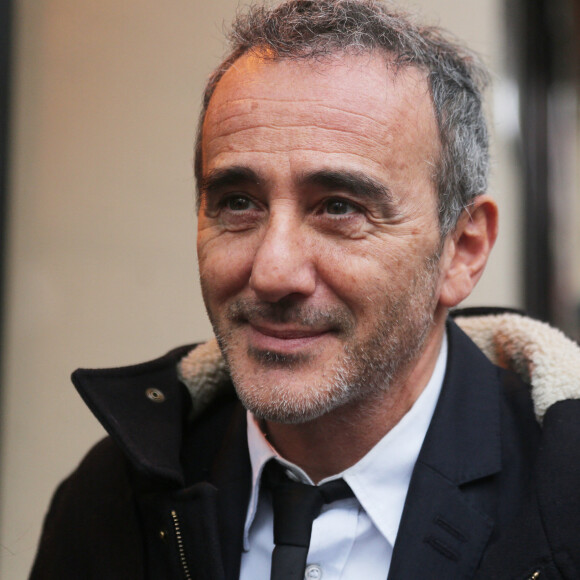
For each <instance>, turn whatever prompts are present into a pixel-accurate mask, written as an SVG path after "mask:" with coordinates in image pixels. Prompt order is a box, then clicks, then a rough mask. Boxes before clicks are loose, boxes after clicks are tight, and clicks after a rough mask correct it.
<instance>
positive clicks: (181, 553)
mask: <svg viewBox="0 0 580 580" xmlns="http://www.w3.org/2000/svg"><path fill="white" fill-rule="evenodd" d="M171 517H172V518H173V528H174V529H175V537H176V538H177V550H178V552H179V560H180V562H181V569H182V570H183V575H184V577H185V579H186V580H192V577H191V574H190V572H189V566H188V565H187V560H186V558H185V550H184V548H183V538H182V537H181V527H180V525H179V518H178V517H177V512H176V511H175V510H171Z"/></svg>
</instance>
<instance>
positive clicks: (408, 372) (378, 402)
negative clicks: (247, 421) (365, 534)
mask: <svg viewBox="0 0 580 580" xmlns="http://www.w3.org/2000/svg"><path fill="white" fill-rule="evenodd" d="M443 332H444V326H443V325H441V326H440V327H438V328H436V329H435V331H434V332H433V333H432V335H431V337H430V338H429V340H428V341H427V344H426V346H425V348H424V349H423V351H422V353H421V355H420V356H419V358H418V360H415V361H413V363H412V365H409V367H410V368H407V369H404V370H403V371H402V372H401V373H399V376H398V377H397V380H396V381H393V382H392V383H391V385H390V386H389V388H388V389H385V390H384V391H381V392H380V393H377V394H376V396H375V397H372V398H368V397H367V398H365V399H364V400H357V401H354V402H351V403H349V404H347V405H344V406H342V407H340V408H337V409H335V410H333V411H331V412H329V413H327V414H326V415H323V416H321V417H318V418H316V419H314V420H312V421H308V422H306V423H300V424H284V423H274V422H266V423H265V424H263V425H262V427H263V430H264V433H265V434H266V435H267V437H268V440H269V441H270V443H271V444H272V445H273V446H274V447H275V449H276V451H277V452H278V453H279V454H280V455H281V456H282V457H284V458H285V459H287V460H288V461H291V462H292V463H295V464H296V465H298V466H299V467H301V468H302V469H303V470H304V471H305V472H306V473H307V474H308V475H309V477H310V478H311V479H312V480H313V481H314V482H315V483H318V482H319V481H320V480H322V479H324V478H326V477H330V476H331V475H335V474H337V473H341V472H343V471H345V470H346V469H348V468H349V467H351V466H352V465H354V464H355V463H357V462H358V461H359V460H360V459H362V458H363V457H364V456H365V455H366V454H367V453H368V452H369V451H370V450H371V449H372V448H373V447H374V446H375V445H376V444H377V443H378V442H379V441H380V440H381V439H382V438H383V437H384V436H385V435H386V434H387V433H388V432H389V431H390V430H391V429H392V428H393V427H394V426H395V425H396V424H397V423H398V422H399V421H400V420H401V419H402V418H403V416H404V415H405V414H406V413H407V412H408V411H409V409H410V408H411V407H412V406H413V404H414V403H415V401H416V400H417V399H418V398H419V396H420V395H421V393H422V392H423V390H424V389H425V387H426V386H427V384H428V382H429V379H430V378H431V375H432V374H433V370H434V369H435V365H436V363H437V358H438V356H439V352H440V348H441V341H442V338H443Z"/></svg>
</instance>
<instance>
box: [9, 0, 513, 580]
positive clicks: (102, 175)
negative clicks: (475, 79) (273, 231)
mask: <svg viewBox="0 0 580 580" xmlns="http://www.w3.org/2000/svg"><path fill="white" fill-rule="evenodd" d="M499 2H500V0H494V1H491V0H490V1H487V2H481V1H480V0H465V1H464V2H456V1H455V0H453V1H448V2H445V1H444V0H437V1H436V0H423V2H419V1H413V2H410V5H412V6H416V7H421V5H422V4H423V5H424V6H425V7H424V9H423V12H424V13H425V14H426V15H428V17H429V19H430V20H431V21H437V20H440V22H441V23H442V24H444V25H446V26H448V27H449V28H451V29H452V30H454V31H455V32H456V34H457V35H458V36H460V37H463V38H465V39H468V40H469V41H470V43H471V45H472V46H473V47H474V48H475V49H477V50H479V51H481V52H482V53H483V54H484V55H485V56H486V58H487V60H488V62H490V64H492V66H493V67H494V69H495V70H496V71H499V72H501V61H500V60H499V56H500V55H501V38H500V33H501V23H500V22H499V16H500V14H499ZM237 4H238V0H221V1H216V0H212V2H208V1H206V0H204V1H201V0H169V1H168V2H158V1H154V0H139V1H136V0H99V1H98V2H97V1H83V0H81V1H79V0H17V1H16V12H17V22H16V36H17V46H16V51H15V57H16V66H15V91H14V104H15V114H14V143H13V156H12V159H13V169H12V187H11V194H12V202H11V213H10V232H9V234H10V240H9V242H10V245H9V264H8V266H9V269H8V282H9V285H8V297H7V299H8V301H7V327H6V329H5V337H4V344H5V348H6V351H5V362H6V368H5V375H4V377H3V383H2V386H3V388H2V404H1V412H2V415H1V421H2V423H1V424H2V428H3V431H2V438H1V441H2V463H1V473H2V480H1V485H2V486H1V495H0V507H1V512H0V513H1V516H2V519H1V522H0V524H1V527H0V577H1V578H3V579H6V580H16V579H21V578H24V577H26V574H27V571H28V569H29V567H30V563H31V560H32V558H33V555H34V551H35V546H36V542H37V538H38V534H39V531H40V525H41V519H42V516H43V514H44V512H45V509H46V507H47V504H48V501H49V497H50V494H51V492H52V491H53V489H54V487H55V486H56V484H57V482H58V481H59V480H60V479H61V478H62V477H63V476H64V475H65V474H67V472H69V471H70V470H72V469H73V468H74V466H75V465H76V463H77V462H78V461H79V459H80V457H81V456H82V455H83V453H84V452H85V451H86V449H87V448H88V447H89V445H91V444H92V443H93V442H94V441H95V440H96V439H97V438H99V437H101V436H102V435H103V430H102V429H101V428H100V427H99V425H98V424H97V422H96V420H94V419H93V418H92V416H91V415H90V413H89V412H88V411H87V410H86V409H85V408H84V406H83V404H82V403H81V401H80V399H79V397H78V396H77V394H76V393H75V391H74V390H73V388H72V386H71V385H70V383H69V379H68V376H69V373H70V371H71V370H73V369H74V368H75V367H77V366H81V365H82V366H103V365H106V366H111V365H119V364H125V363H131V362H137V361H140V360H143V359H147V358H150V357H154V356H157V355H159V354H161V353H163V352H164V351H166V350H168V349H170V348H172V347H173V346H176V345H178V344H180V343H184V342H188V341H195V340H200V339H204V338H206V337H207V336H209V334H210V327H209V324H208V322H207V320H206V317H205V314H204V312H203V307H202V304H201V299H200V293H199V290H198V285H197V280H196V278H197V273H196V267H195V249H194V228H195V219H194V209H193V189H194V187H193V180H192V171H191V155H192V142H193V134H194V128H195V123H196V116H197V108H198V101H199V94H200V91H201V87H202V84H203V81H204V78H205V77H206V75H207V74H208V72H209V70H210V68H211V66H212V64H213V63H215V62H216V60H217V59H218V57H219V56H220V55H221V53H222V42H221V32H220V31H221V22H222V19H224V18H227V19H229V18H230V17H231V15H232V13H233V11H234V9H235V6H236V5H237ZM436 15H439V17H440V18H437V16H436ZM496 156H497V165H498V167H497V169H496V173H495V178H494V186H493V189H494V191H495V192H497V196H498V198H499V201H500V205H501V206H502V207H503V209H504V213H505V214H506V215H507V217H504V219H503V220H502V221H503V226H504V234H503V237H502V239H501V241H500V248H499V251H497V252H496V255H495V258H494V261H493V263H492V265H491V268H490V274H488V276H487V278H486V279H485V280H484V281H483V283H482V287H481V290H480V291H479V293H478V296H477V298H476V299H475V302H479V303H495V304H510V305H514V304H517V303H518V296H519V290H518V286H517V281H516V280H515V278H514V276H512V275H511V271H512V270H513V269H514V264H515V263H516V261H517V246H516V245H515V237H514V236H515V235H516V233H517V227H516V226H517V223H516V221H515V220H514V219H513V215H515V210H514V204H515V200H514V197H513V195H511V193H512V191H513V190H514V189H515V188H513V187H512V185H511V184H510V175H509V172H508V171H507V169H508V168H509V161H510V160H509V157H508V156H507V154H506V153H505V152H504V150H503V148H501V147H500V148H498V149H497V150H496Z"/></svg>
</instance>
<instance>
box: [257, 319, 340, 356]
mask: <svg viewBox="0 0 580 580" xmlns="http://www.w3.org/2000/svg"><path fill="white" fill-rule="evenodd" d="M331 334H332V332H331V330H330V329H328V328H301V327H293V326H285V325H280V326H278V325H265V324H260V323H256V322H250V323H249V324H248V338H249V342H250V346H251V347H252V348H255V349H258V350H267V351H272V352H280V353H291V352H296V351H298V350H301V349H303V348H306V347H310V346H312V345H313V344H315V343H317V342H319V341H321V340H323V339H324V338H327V337H328V336H329V335H331Z"/></svg>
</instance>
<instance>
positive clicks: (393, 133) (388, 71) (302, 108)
mask: <svg viewBox="0 0 580 580" xmlns="http://www.w3.org/2000/svg"><path fill="white" fill-rule="evenodd" d="M438 153H439V137H438V131H437V126H436V122H435V117H434V113H433V105H432V100H431V97H430V94H429V90H428V86H427V82H426V79H425V75H424V74H423V73H422V72H421V71H419V70H417V69H415V68H411V67H407V68H401V69H396V68H395V67H394V65H391V64H389V62H388V61H387V59H386V58H385V57H383V56H381V55H373V54H366V55H339V56H335V57H331V58H328V59H326V60H324V61H323V62H319V61H316V62H313V61H309V60H304V61H301V60H286V59H282V60H268V59H263V58H260V57H259V56H256V55H245V56H243V57H241V58H240V59H239V60H238V61H236V62H235V63H234V65H233V66H232V67H231V68H230V69H229V70H228V71H227V72H226V74H225V75H224V76H223V77H222V79H221V80H220V81H219V83H218V85H217V87H216V90H215V92H214V94H213V96H212V99H211V101H210V104H209V107H208V110H207V114H206V118H205V122H204V126H203V133H202V159H203V172H204V173H205V172H206V171H209V170H212V169H218V168H220V167H222V166H224V165H227V164H228V163H231V162H232V160H233V157H234V156H236V157H237V158H236V161H237V162H239V161H243V160H245V161H248V162H252V163H260V161H261V159H263V157H264V156H268V157H269V161H268V162H267V163H272V156H278V157H279V158H280V159H279V161H284V162H289V163H290V164H292V163H296V164H297V165H298V164H301V165H303V164H304V163H307V164H308V163H309V162H312V163H314V162H316V163H320V161H321V156H324V158H325V159H326V160H327V162H328V163H329V164H332V165H336V164H337V163H338V164H346V165H349V164H352V163H354V164H356V165H358V166H359V167H358V168H359V169H362V170H368V171H371V172H378V173H385V174H389V175H377V177H390V178H391V179H395V178H396V177H397V176H399V177H400V175H397V172H399V173H400V172H401V171H402V170H405V171H406V172H407V175H406V179H409V177H410V176H409V175H408V174H409V173H412V174H413V175H414V178H419V177H422V178H426V177H427V178H429V179H430V178H431V177H432V174H433V167H434V163H435V161H436V158H437V156H438ZM264 161H265V160H264ZM395 180H396V179H395Z"/></svg>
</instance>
